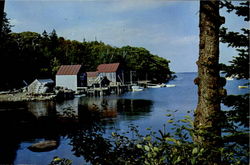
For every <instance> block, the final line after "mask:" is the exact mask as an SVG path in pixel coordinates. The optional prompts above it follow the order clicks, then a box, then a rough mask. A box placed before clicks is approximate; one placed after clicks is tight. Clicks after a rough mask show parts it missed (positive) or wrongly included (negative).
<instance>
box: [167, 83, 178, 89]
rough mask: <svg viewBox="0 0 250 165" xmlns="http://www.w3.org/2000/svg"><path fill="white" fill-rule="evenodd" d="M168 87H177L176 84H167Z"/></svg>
mask: <svg viewBox="0 0 250 165" xmlns="http://www.w3.org/2000/svg"><path fill="white" fill-rule="evenodd" d="M166 87H168V88H171V87H176V85H175V84H167V85H166Z"/></svg>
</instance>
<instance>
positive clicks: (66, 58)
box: [0, 17, 172, 89]
mask: <svg viewBox="0 0 250 165" xmlns="http://www.w3.org/2000/svg"><path fill="white" fill-rule="evenodd" d="M10 28H11V25H10V24H9V22H8V19H6V17H5V19H4V34H5V39H4V40H1V47H0V49H1V54H3V55H2V56H1V59H0V61H1V63H2V65H1V71H2V72H3V70H4V72H3V73H2V74H1V75H2V79H3V81H1V82H0V88H2V89H8V88H13V87H20V86H22V85H23V84H22V81H23V80H25V81H26V82H31V81H33V80H34V79H36V78H54V76H55V74H56V72H57V70H58V68H59V67H60V65H70V64H82V65H83V66H84V67H85V69H86V71H95V70H96V67H97V66H98V65H99V64H102V63H115V62H119V63H121V64H122V66H123V68H124V70H125V80H126V81H130V79H129V78H130V76H129V73H130V71H135V73H136V80H145V79H146V78H147V79H148V80H153V81H156V82H166V81H167V80H169V79H170V78H171V73H172V72H171V71H170V69H169V65H168V64H169V61H168V60H166V59H164V58H161V57H158V56H156V55H152V54H151V53H150V52H149V51H148V50H146V49H145V48H138V47H131V46H125V47H122V48H117V47H113V46H110V45H107V44H105V43H103V42H97V41H90V42H86V41H83V42H79V41H71V40H65V39H64V38H63V37H58V36H57V34H56V31H55V30H53V31H52V32H51V33H49V34H48V33H47V32H46V31H44V32H43V33H42V34H38V33H35V32H22V33H10V32H11V31H10ZM2 43H4V44H2ZM12 68H14V69H12ZM145 73H147V74H145ZM13 75H15V76H13ZM134 79H135V77H134Z"/></svg>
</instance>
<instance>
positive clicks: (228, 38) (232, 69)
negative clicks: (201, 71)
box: [220, 1, 250, 79]
mask: <svg viewBox="0 0 250 165" xmlns="http://www.w3.org/2000/svg"><path fill="white" fill-rule="evenodd" d="M221 7H226V8H227V11H228V12H233V11H234V12H235V14H236V15H238V16H239V17H243V18H244V21H247V22H249V1H243V2H240V3H239V5H233V4H232V2H229V1H223V2H221ZM249 32H250V31H249V29H246V28H242V29H241V32H233V31H228V29H227V28H225V27H222V28H221V31H220V38H221V40H220V41H221V42H222V43H225V44H227V45H228V47H233V48H236V50H237V52H238V56H234V57H233V60H232V61H229V62H230V63H231V65H229V66H226V65H222V70H224V71H225V72H226V76H237V77H238V78H246V79H247V78H249V35H250V33H249Z"/></svg>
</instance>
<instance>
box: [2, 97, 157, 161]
mask: <svg viewBox="0 0 250 165" xmlns="http://www.w3.org/2000/svg"><path fill="white" fill-rule="evenodd" d="M152 104H153V103H152V101H148V100H133V99H117V98H116V99H109V98H80V99H79V98H77V99H74V100H70V101H65V102H61V103H55V102H28V103H23V102H20V103H0V134H1V136H0V164H14V162H15V159H16V157H17V155H16V154H17V151H18V150H19V149H20V145H21V144H22V143H23V142H31V143H34V142H37V139H44V140H56V141H57V142H58V144H59V145H60V139H61V137H66V138H67V139H69V141H70V145H71V146H72V148H73V149H72V151H71V153H68V154H70V155H73V154H74V155H75V156H77V157H79V156H84V159H85V160H90V159H92V157H93V156H96V155H100V156H102V155H103V154H104V153H105V151H106V150H107V148H109V147H110V146H109V144H108V143H106V140H105V139H104V137H103V134H104V132H105V125H107V124H114V123H115V122H116V120H117V118H118V116H124V115H125V116H140V115H145V113H149V112H150V111H151V106H152ZM58 148H59V146H58ZM97 148H98V149H97ZM91 151H95V152H97V153H95V155H91ZM43 154H44V156H46V153H43ZM26 156H27V157H32V155H26ZM26 163H28V162H26Z"/></svg>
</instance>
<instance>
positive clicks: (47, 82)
mask: <svg viewBox="0 0 250 165" xmlns="http://www.w3.org/2000/svg"><path fill="white" fill-rule="evenodd" d="M53 87H54V81H53V80H51V79H35V80H34V81H33V82H32V83H31V84H30V85H29V86H28V88H27V90H28V92H29V93H33V94H43V93H49V92H52V91H53Z"/></svg>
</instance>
